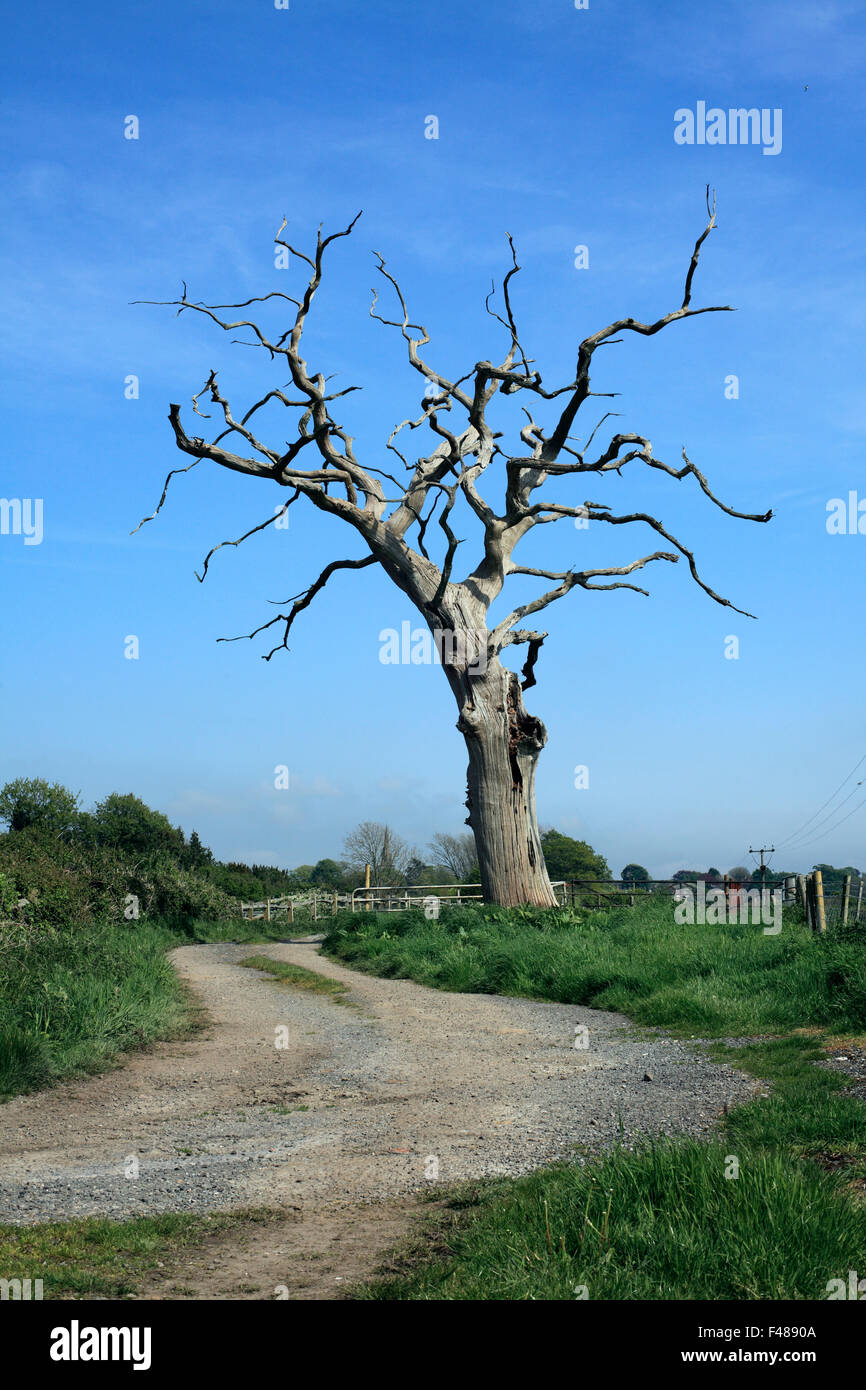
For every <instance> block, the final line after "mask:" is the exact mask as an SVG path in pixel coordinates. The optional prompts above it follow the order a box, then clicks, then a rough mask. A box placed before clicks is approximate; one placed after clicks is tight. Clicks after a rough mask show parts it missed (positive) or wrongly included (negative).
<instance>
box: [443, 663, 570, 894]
mask: <svg viewBox="0 0 866 1390" xmlns="http://www.w3.org/2000/svg"><path fill="white" fill-rule="evenodd" d="M449 680H450V682H451V686H452V689H453V690H454V693H455V695H456V696H457V703H458V706H459V708H460V717H459V719H458V721H457V728H458V729H459V730H460V732H461V733H462V734H463V737H464V738H465V740H466V748H467V751H468V753H469V768H468V773H467V796H466V805H467V807H468V810H469V815H468V816H467V818H466V824H467V825H469V826H470V827H471V828H472V831H473V834H474V835H475V844H476V847H477V850H478V865H479V868H480V870H481V887H482V891H483V893H484V900H485V902H494V903H500V904H502V906H503V907H517V906H520V905H521V904H523V903H531V904H533V905H534V906H536V907H556V906H557V901H556V895H555V894H554V891H553V889H552V888H551V886H550V879H549V878H548V874H547V867H546V865H545V862H544V855H543V853H542V849H541V837H540V835H539V831H538V816H537V814H536V809H535V768H536V765H537V763H538V758H539V755H540V753H541V750H542V748H543V747H544V745H545V743H546V742H547V730H546V729H545V727H544V725H543V724H542V722H541V720H540V719H536V718H535V717H534V715H531V714H528V713H527V711H526V709H525V707H524V704H523V693H522V691H521V687H520V679H519V677H518V676H516V675H515V674H514V672H513V671H509V670H507V669H506V667H504V666H502V665H501V664H500V662H499V660H498V659H497V658H494V659H493V660H492V661H491V662H490V663H489V665H488V666H487V669H486V671H485V672H484V673H483V674H479V675H475V676H466V675H465V674H463V675H461V676H459V677H458V676H457V673H451V672H449Z"/></svg>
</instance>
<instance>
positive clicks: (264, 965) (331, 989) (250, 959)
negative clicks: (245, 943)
mask: <svg viewBox="0 0 866 1390" xmlns="http://www.w3.org/2000/svg"><path fill="white" fill-rule="evenodd" d="M240 963H241V965H246V966H248V967H249V968H250V970H266V971H267V973H268V974H269V975H273V977H274V980H275V982H276V983H278V984H281V985H289V986H291V988H292V989H303V990H308V991H309V992H310V993H311V994H324V995H326V996H327V998H328V999H331V1000H333V1002H334V1003H335V1004H348V1002H349V1000H348V999H347V998H346V996H347V995H348V993H349V988H348V986H347V985H344V984H342V982H341V981H340V980H329V979H328V977H327V976H326V975H317V974H316V972H315V970H305V969H304V967H303V966H302V965H290V964H289V962H288V961H285V960H272V959H271V957H270V956H247V958H246V960H242V961H241V962H240Z"/></svg>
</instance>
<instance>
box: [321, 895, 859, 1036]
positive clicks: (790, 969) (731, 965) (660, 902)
mask: <svg viewBox="0 0 866 1390" xmlns="http://www.w3.org/2000/svg"><path fill="white" fill-rule="evenodd" d="M323 949H324V950H325V951H326V952H327V953H329V954H330V955H332V956H335V957H338V958H339V959H340V960H343V961H346V962H347V963H348V964H350V965H353V966H355V967H356V968H357V969H360V970H367V971H369V972H371V973H373V974H377V975H384V976H391V977H399V978H407V979H413V980H417V981H419V983H421V984H426V985H431V986H433V987H434V988H437V989H449V990H456V991H459V992H464V993H465V992H469V993H477V994H510V995H523V996H526V997H528V998H536V999H549V1000H554V1001H557V1002H560V1003H567V1004H591V1005H592V1006H593V1007H594V1008H598V1009H613V1010H618V1011H622V1012H623V1013H627V1014H629V1016H630V1017H632V1018H634V1019H636V1020H637V1021H639V1022H641V1023H647V1024H656V1025H661V1026H666V1027H674V1028H677V1029H680V1030H683V1031H687V1032H692V1033H695V1034H700V1035H703V1036H708V1037H709V1036H723V1035H725V1034H739V1035H748V1034H752V1033H759V1032H762V1031H770V1032H772V1031H776V1030H784V1029H787V1028H794V1027H808V1026H813V1025H817V1026H830V1027H834V1028H837V1029H840V1030H841V1029H845V1028H858V1027H864V1026H866V968H864V967H866V935H864V936H863V937H862V938H859V939H858V938H857V937H854V936H851V937H847V938H846V937H843V936H841V935H836V934H834V933H828V934H827V936H826V937H824V938H822V937H819V936H816V935H815V934H814V933H813V932H811V931H810V930H809V929H808V928H807V927H806V926H805V924H804V923H803V922H802V921H801V920H798V915H797V914H796V913H793V912H792V913H791V914H786V918H785V922H784V925H783V928H782V931H781V932H780V933H779V935H778V936H765V935H764V933H763V929H762V928H761V927H760V926H757V925H749V924H744V925H742V926H739V925H734V924H727V925H722V926H700V925H695V926H684V925H679V924H678V923H676V922H675V921H674V917H673V904H672V903H671V901H670V900H666V899H654V898H648V899H646V900H645V901H644V902H642V903H640V905H639V906H637V907H635V908H626V907H622V908H613V909H611V910H609V911H607V912H599V913H592V914H588V913H587V914H582V913H580V912H573V911H569V910H564V911H560V912H556V911H546V910H543V909H531V908H523V909H512V910H508V911H506V910H505V909H502V908H483V907H478V908H475V907H471V908H470V907H467V908H455V909H451V910H448V909H443V911H442V914H441V916H440V918H439V920H438V921H428V920H427V919H426V918H425V917H424V916H423V914H422V913H421V912H418V911H416V912H412V911H409V912H402V913H369V914H367V913H363V914H362V913H359V914H356V915H355V916H352V915H351V914H347V913H343V914H341V915H340V916H339V917H336V918H333V919H332V920H331V923H330V930H329V931H328V934H327V936H326V939H325V943H324V946H323Z"/></svg>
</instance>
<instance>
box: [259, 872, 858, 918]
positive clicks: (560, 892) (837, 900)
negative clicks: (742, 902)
mask: <svg viewBox="0 0 866 1390" xmlns="http://www.w3.org/2000/svg"><path fill="white" fill-rule="evenodd" d="M863 884H864V880H863V879H858V880H857V882H856V883H855V882H853V881H852V876H851V875H850V874H847V875H846V876H845V878H844V880H843V882H842V884H841V886H840V888H839V889H838V890H833V891H828V889H827V888H826V887H825V885H824V881H823V877H822V873H821V870H820V869H816V870H815V871H814V872H813V873H811V874H797V875H796V876H792V877H790V878H786V879H784V880H782V882H780V883H770V884H768V885H767V889H768V891H769V892H771V893H772V892H776V891H781V893H782V901H783V903H786V904H791V903H794V902H798V903H799V904H800V905H801V907H802V908H803V912H804V914H805V917H806V921H807V922H808V923H809V925H810V926H811V927H812V928H813V929H814V930H815V931H821V932H823V931H826V930H827V925H828V923H830V924H831V925H832V924H836V923H841V924H843V925H847V924H848V923H849V922H853V923H858V922H860V921H861V919H863V920H866V903H864V900H863V899H864V893H863ZM552 886H553V888H554V891H555V892H556V896H557V899H558V901H559V904H560V906H561V907H582V908H595V909H601V908H604V907H611V906H614V907H623V906H626V905H628V906H629V907H634V906H635V904H636V903H637V902H638V901H639V900H640V898H641V897H645V896H647V895H649V894H655V895H663V896H671V897H673V895H674V894H675V893H676V892H677V890H678V889H681V888H690V889H692V890H693V891H695V892H696V891H697V886H698V881H697V880H692V879H689V880H683V879H671V878H667V879H649V880H646V881H644V882H642V883H638V882H636V881H633V880H631V879H607V880H602V879H573V880H571V881H569V882H564V881H562V880H557V881H556V882H555V883H553V885H552ZM760 886H761V885H760V882H759V881H757V880H752V882H751V883H749V884H740V883H735V882H734V881H733V880H731V879H729V878H728V876H727V875H725V877H724V878H723V879H721V880H719V881H717V882H716V881H707V882H706V889H707V891H708V892H709V891H710V890H711V889H714V888H722V889H724V891H725V894H726V897H727V900H728V904H729V906H730V907H731V908H732V909H733V910H734V911H735V910H736V907H737V904H738V903H739V895H740V894H741V893H745V892H747V891H748V890H751V891H754V890H755V889H758V890H760ZM430 898H435V899H436V900H437V902H438V903H439V905H440V906H448V907H460V906H463V905H465V904H467V903H473V902H481V901H482V895H481V885H480V883H438V884H437V883H414V884H405V883H404V884H390V885H386V886H382V887H376V888H373V887H371V888H356V889H355V890H354V892H352V893H333V892H324V891H316V892H313V891H311V892H309V893H300V894H298V893H296V894H292V895H291V896H285V897H279V898H265V899H264V900H263V901H262V902H256V903H241V916H242V917H243V918H244V919H245V920H246V921H265V922H280V921H283V922H285V923H286V925H287V926H290V927H291V926H294V925H295V923H296V921H300V922H303V924H304V925H305V926H306V925H308V924H309V923H311V922H317V921H318V920H319V919H320V918H323V917H333V916H334V915H335V914H336V913H338V912H344V911H349V912H405V911H406V910H407V909H410V908H424V907H425V905H426V903H427V901H428V900H429V899H430Z"/></svg>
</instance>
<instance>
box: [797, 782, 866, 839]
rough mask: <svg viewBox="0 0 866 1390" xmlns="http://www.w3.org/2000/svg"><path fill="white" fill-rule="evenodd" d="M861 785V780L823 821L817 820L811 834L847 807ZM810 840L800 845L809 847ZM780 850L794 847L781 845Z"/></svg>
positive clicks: (813, 836)
mask: <svg viewBox="0 0 866 1390" xmlns="http://www.w3.org/2000/svg"><path fill="white" fill-rule="evenodd" d="M849 776H850V774H849ZM847 780H848V778H847V777H846V779H845V781H846V782H847ZM862 785H863V782H862V779H861V781H859V782H857V783H856V784H855V786H854V789H853V791H850V792H849V793H848V795H847V796H846V797H843V799H842V800H841V801H840V802H839V805H838V806H834V808H833V810H832V811H831V812H830V814H829V815H828V816H825V817H824V819H823V820H819V821H818V822H817V823H816V824H815V825H813V826H812V832H817V831H819V830H820V829H821V827H822V825H826V824H827V821H828V820H832V819H833V817H834V816H835V815H837V814H838V813H839V811H841V810H842V807H843V806H847V805H848V802H849V801H850V800H851V798H852V796H856V795H857V788H858V787H862ZM843 786H844V783H843ZM831 800H832V798H831ZM855 810H856V807H855ZM812 819H813V820H814V816H813V817H812ZM806 824H807V825H808V824H809V822H808V821H807V822H806ZM840 824H841V822H840ZM790 838H791V839H796V836H791V837H790ZM814 838H815V835H814V833H813V834H812V839H814ZM812 839H806V840H804V841H802V843H803V844H806V845H810V844H811V843H812ZM780 848H782V849H793V848H794V846H793V845H790V844H783V845H781V846H780Z"/></svg>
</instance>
